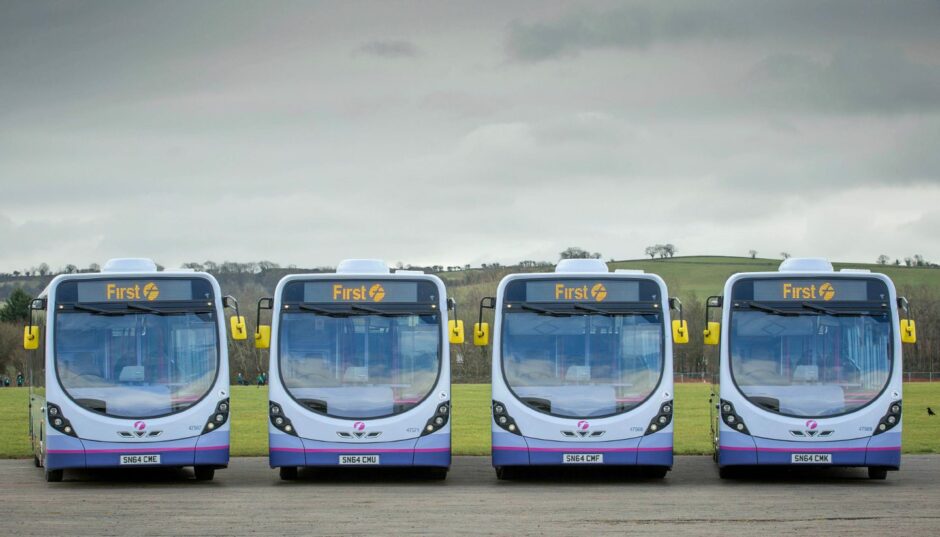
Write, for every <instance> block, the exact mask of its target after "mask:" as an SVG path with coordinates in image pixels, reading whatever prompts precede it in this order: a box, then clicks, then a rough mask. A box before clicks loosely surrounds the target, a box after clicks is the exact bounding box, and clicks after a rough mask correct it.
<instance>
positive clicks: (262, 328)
mask: <svg viewBox="0 0 940 537" xmlns="http://www.w3.org/2000/svg"><path fill="white" fill-rule="evenodd" d="M255 348H256V349H269V348H271V327H270V326H268V325H258V328H257V329H256V330H255Z"/></svg>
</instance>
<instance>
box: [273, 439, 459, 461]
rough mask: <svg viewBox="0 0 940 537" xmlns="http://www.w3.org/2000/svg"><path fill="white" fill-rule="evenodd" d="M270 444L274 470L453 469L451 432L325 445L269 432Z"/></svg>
mask: <svg viewBox="0 0 940 537" xmlns="http://www.w3.org/2000/svg"><path fill="white" fill-rule="evenodd" d="M269 441H270V446H271V447H270V457H269V463H270V465H271V468H278V467H284V466H321V467H322V466H342V465H346V464H349V465H360V464H361V465H378V466H429V467H444V468H448V467H450V433H444V432H440V433H434V434H430V435H427V436H422V437H419V438H411V439H408V440H399V441H395V442H324V441H322V440H311V439H309V438H299V437H296V436H291V435H287V434H284V433H281V432H280V431H278V432H271V433H270V437H269ZM350 456H354V457H359V458H358V459H349V457H350ZM347 461H349V462H347Z"/></svg>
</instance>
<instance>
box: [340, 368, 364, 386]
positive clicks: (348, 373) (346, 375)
mask: <svg viewBox="0 0 940 537" xmlns="http://www.w3.org/2000/svg"><path fill="white" fill-rule="evenodd" d="M343 382H369V368H368V367H362V366H350V367H347V368H346V370H345V371H343Z"/></svg>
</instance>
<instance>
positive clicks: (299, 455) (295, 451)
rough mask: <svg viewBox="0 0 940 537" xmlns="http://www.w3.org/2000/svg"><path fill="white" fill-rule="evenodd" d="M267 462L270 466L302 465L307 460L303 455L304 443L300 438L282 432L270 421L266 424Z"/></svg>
mask: <svg viewBox="0 0 940 537" xmlns="http://www.w3.org/2000/svg"><path fill="white" fill-rule="evenodd" d="M268 428H269V434H268V443H269V445H270V446H271V447H270V449H269V451H268V464H269V465H270V466H271V468H278V467H281V466H304V465H306V464H307V460H306V458H305V457H304V444H303V442H301V441H300V438H297V437H296V436H291V435H289V434H285V433H282V432H281V431H279V430H277V429H276V428H275V427H274V426H273V425H271V424H270V423H269V424H268Z"/></svg>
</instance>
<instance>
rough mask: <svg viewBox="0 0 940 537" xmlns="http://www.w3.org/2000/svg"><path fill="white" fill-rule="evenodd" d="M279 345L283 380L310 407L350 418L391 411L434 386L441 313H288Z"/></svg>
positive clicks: (283, 318) (410, 404)
mask: <svg viewBox="0 0 940 537" xmlns="http://www.w3.org/2000/svg"><path fill="white" fill-rule="evenodd" d="M278 347H279V352H278V355H279V368H280V373H281V379H282V380H283V383H284V386H285V388H286V389H287V391H288V393H289V394H290V395H291V397H293V398H294V399H296V400H297V401H298V402H300V403H301V404H303V405H304V406H305V407H307V408H309V409H310V410H313V411H315V412H318V413H321V414H326V415H328V416H332V417H337V418H345V419H354V418H376V417H382V416H390V415H393V414H400V413H402V412H406V411H408V410H409V409H411V408H414V407H415V406H417V405H418V404H419V403H420V402H422V401H423V400H424V399H425V398H426V397H427V396H428V395H429V394H430V393H431V390H433V389H434V386H435V384H436V383H437V378H438V374H439V372H440V369H441V324H440V316H439V315H438V314H437V313H436V312H435V313H431V314H414V313H405V314H397V315H383V314H378V313H377V314H351V313H350V314H346V315H341V316H337V315H327V314H319V313H314V312H310V311H307V312H298V313H284V314H283V315H282V316H281V326H280V332H279V343H278Z"/></svg>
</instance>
